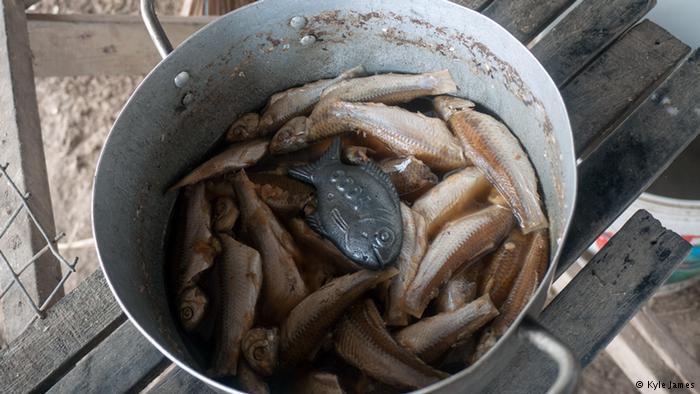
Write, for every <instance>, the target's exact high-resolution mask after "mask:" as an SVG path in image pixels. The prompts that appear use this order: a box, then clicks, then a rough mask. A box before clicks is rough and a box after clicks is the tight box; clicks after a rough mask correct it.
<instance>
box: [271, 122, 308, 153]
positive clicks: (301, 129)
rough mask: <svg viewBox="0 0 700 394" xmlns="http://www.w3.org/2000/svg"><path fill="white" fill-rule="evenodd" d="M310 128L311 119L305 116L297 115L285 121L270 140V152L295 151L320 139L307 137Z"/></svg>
mask: <svg viewBox="0 0 700 394" xmlns="http://www.w3.org/2000/svg"><path fill="white" fill-rule="evenodd" d="M310 129H311V120H310V119H309V118H307V117H306V116H299V117H296V118H293V119H291V120H290V121H289V122H287V123H285V124H284V125H283V126H282V127H281V128H280V129H279V131H277V133H275V136H274V137H272V140H271V141H270V153H272V154H273V155H279V154H282V153H289V152H295V151H298V150H301V149H304V148H307V147H309V146H311V145H312V144H313V143H315V142H318V141H321V138H318V139H316V140H313V141H311V140H310V139H309V137H308V135H309V131H310Z"/></svg>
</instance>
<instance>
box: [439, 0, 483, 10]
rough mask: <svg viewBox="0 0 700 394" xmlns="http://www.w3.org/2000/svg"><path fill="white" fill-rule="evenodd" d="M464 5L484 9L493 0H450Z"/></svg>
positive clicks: (474, 8) (473, 8)
mask: <svg viewBox="0 0 700 394" xmlns="http://www.w3.org/2000/svg"><path fill="white" fill-rule="evenodd" d="M449 1H451V2H453V3H455V4H459V5H461V6H463V7H467V8H471V9H472V10H474V11H480V10H482V9H483V8H484V7H485V6H486V5H487V4H488V3H489V2H491V0H449Z"/></svg>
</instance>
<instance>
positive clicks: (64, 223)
mask: <svg viewBox="0 0 700 394" xmlns="http://www.w3.org/2000/svg"><path fill="white" fill-rule="evenodd" d="M137 4H138V1H136V0H122V1H118V0H117V1H115V0H97V1H93V0H58V1H44V2H41V3H39V4H38V5H36V6H34V8H33V10H34V11H35V12H45V13H107V14H136V13H137ZM157 5H158V8H159V12H161V13H163V14H173V13H175V12H176V10H177V9H179V1H174V0H167V1H165V0H159V1H157ZM142 78H143V76H129V77H75V78H43V79H37V81H36V85H37V93H38V94H37V96H38V99H39V109H40V116H41V126H42V130H43V136H44V145H45V150H46V157H47V167H48V174H49V179H50V186H51V193H52V200H53V207H54V215H55V219H56V226H57V229H58V230H59V231H64V232H66V234H67V235H66V238H65V239H64V241H63V243H64V244H71V243H74V242H76V241H80V240H85V239H90V238H91V237H92V233H91V225H90V195H91V188H92V176H93V173H94V170H95V165H96V162H97V158H98V155H99V152H100V150H101V148H102V144H103V142H104V139H105V137H106V136H107V133H108V131H109V129H110V127H111V125H112V123H113V122H114V120H115V118H116V115H117V114H118V111H119V110H120V108H121V107H122V106H123V104H124V103H125V101H126V100H127V98H128V97H129V95H130V94H131V92H132V91H133V90H134V88H135V87H136V86H137V85H138V83H139V82H140V81H141V79H142ZM62 250H63V252H64V254H65V255H66V256H67V257H73V256H76V255H77V256H79V257H80V258H81V260H80V264H79V266H78V267H79V270H78V273H77V274H75V275H74V276H73V277H72V279H71V280H70V281H69V283H68V284H67V291H69V290H70V289H72V288H74V287H75V286H76V285H77V284H78V283H79V281H80V280H81V279H83V278H84V277H86V276H87V275H89V274H90V273H91V272H93V271H94V270H95V269H96V268H97V258H96V255H95V251H94V246H92V245H90V244H88V246H87V247H85V246H82V247H79V248H63V249H62ZM696 287H697V286H696ZM697 293H698V291H696V292H694V293H693V294H692V295H689V296H688V297H689V298H688V300H687V301H689V302H691V303H692V302H695V304H697V302H698V301H697V300H698V299H700V297H698V294H697ZM664 305H665V304H664ZM694 308H695V309H694V310H695V311H697V310H698V306H697V305H695V306H694ZM666 310H671V309H666ZM660 313H664V309H663V308H661V310H660ZM687 314H688V313H687V312H686V315H687ZM695 315H697V313H695ZM664 316H665V317H667V318H677V316H675V315H674V316H670V315H664ZM683 316H685V315H683ZM680 318H681V320H682V319H686V317H682V316H681V317H680ZM698 327H700V325H698ZM675 331H678V332H679V334H681V335H682V334H684V332H683V329H682V328H681V326H680V325H679V326H678V327H676V329H675V330H674V333H675ZM685 334H687V333H685ZM696 338H697V336H696ZM692 350H693V355H697V354H698V352H699V349H698V348H697V347H695V348H693V349H692ZM579 392H581V393H590V394H600V393H610V392H615V393H634V392H636V390H635V389H634V387H633V386H632V384H630V383H629V381H628V380H627V378H626V377H625V376H624V375H623V373H622V372H621V371H620V370H619V368H617V366H616V365H615V364H614V362H612V360H611V359H610V358H608V357H607V356H605V355H601V356H599V357H598V358H597V359H596V360H595V361H594V362H593V364H591V365H590V366H589V367H588V368H587V369H586V370H585V371H584V373H583V377H582V381H581V384H580V388H579Z"/></svg>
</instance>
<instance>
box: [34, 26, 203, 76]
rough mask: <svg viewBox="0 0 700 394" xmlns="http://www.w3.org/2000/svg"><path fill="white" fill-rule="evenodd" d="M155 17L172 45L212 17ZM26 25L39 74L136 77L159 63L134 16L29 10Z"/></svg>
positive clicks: (144, 30) (35, 66) (37, 73)
mask: <svg viewBox="0 0 700 394" xmlns="http://www.w3.org/2000/svg"><path fill="white" fill-rule="evenodd" d="M160 19H161V22H162V23H163V27H164V28H165V31H166V33H168V37H170V41H171V42H172V43H173V45H174V46H177V45H179V44H180V43H181V42H182V41H183V40H184V39H186V38H187V37H189V36H190V35H192V34H193V33H194V32H196V31H197V30H199V29H200V28H202V27H203V26H204V25H205V24H207V23H209V22H210V21H212V20H214V17H173V16H170V17H168V16H163V17H161V18H160ZM28 23H29V39H30V42H31V48H32V53H33V54H34V68H35V73H36V75H37V76H38V77H50V76H73V75H140V74H146V73H147V72H149V71H150V70H151V69H152V68H153V67H154V66H155V65H156V64H158V62H159V61H160V56H159V55H158V52H157V51H156V48H155V47H154V46H153V45H152V43H151V39H150V38H149V37H148V33H147V32H146V28H145V27H144V25H143V22H142V21H141V18H140V17H139V16H138V15H129V16H126V15H45V14H30V15H29V16H28Z"/></svg>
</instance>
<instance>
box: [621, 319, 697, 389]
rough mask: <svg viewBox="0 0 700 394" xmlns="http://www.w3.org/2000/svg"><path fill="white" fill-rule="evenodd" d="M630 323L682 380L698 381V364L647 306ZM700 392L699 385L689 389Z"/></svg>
mask: <svg viewBox="0 0 700 394" xmlns="http://www.w3.org/2000/svg"><path fill="white" fill-rule="evenodd" d="M630 325H631V326H632V327H633V328H634V329H635V330H636V331H637V332H638V333H639V335H640V336H641V337H642V338H643V339H644V341H646V342H647V343H648V344H649V346H650V347H651V348H652V349H653V351H654V352H655V353H656V354H657V355H658V357H659V358H660V359H661V360H663V362H664V363H666V365H667V366H668V367H669V368H670V369H672V370H673V371H674V372H675V373H676V374H677V375H678V376H680V377H681V378H682V381H684V382H700V364H698V362H697V361H696V360H695V359H694V358H693V357H692V356H691V355H690V354H688V352H687V351H686V350H685V348H683V346H682V345H681V344H680V343H678V341H676V340H675V338H673V335H671V333H670V331H669V330H668V329H666V328H665V327H664V326H663V324H662V323H661V322H660V321H659V320H658V318H657V317H656V316H654V314H653V312H651V311H650V310H648V309H647V308H644V309H642V311H641V312H639V313H637V316H635V317H634V319H632V320H631V321H630ZM690 392H692V393H695V394H697V393H700V385H699V383H696V386H695V387H693V388H691V389H690Z"/></svg>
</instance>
